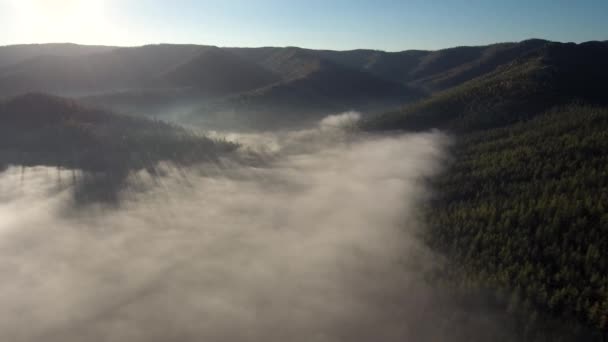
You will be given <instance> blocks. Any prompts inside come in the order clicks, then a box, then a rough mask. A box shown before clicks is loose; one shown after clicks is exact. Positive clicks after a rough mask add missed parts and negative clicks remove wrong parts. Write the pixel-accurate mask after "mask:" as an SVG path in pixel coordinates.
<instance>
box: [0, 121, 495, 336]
mask: <svg viewBox="0 0 608 342" xmlns="http://www.w3.org/2000/svg"><path fill="white" fill-rule="evenodd" d="M357 117H358V116H357V114H356V113H348V114H344V115H341V116H335V117H330V118H327V119H324V120H323V121H321V122H320V123H319V125H318V127H317V128H314V129H309V130H302V131H296V132H283V133H277V134H258V135H256V134H248V135H242V134H227V133H216V135H222V136H224V137H225V138H226V139H229V140H236V141H240V142H241V143H242V148H241V151H240V152H239V153H240V155H241V157H239V158H227V159H226V160H224V161H222V162H221V163H220V164H219V165H218V164H202V165H198V166H197V167H193V168H190V169H178V168H176V167H174V166H172V165H170V164H167V165H160V166H159V168H161V169H162V170H163V172H162V173H163V176H162V177H160V178H153V177H152V176H150V175H149V174H147V173H145V172H143V171H142V172H139V173H137V174H133V175H131V176H130V178H129V180H128V182H127V183H129V184H130V186H129V187H128V188H125V189H124V191H123V192H122V193H121V194H120V196H121V201H120V203H119V204H118V205H117V206H115V207H108V206H106V205H104V204H90V205H87V206H75V205H74V202H73V201H74V197H73V186H72V185H71V182H70V180H69V179H68V178H69V177H67V176H62V177H61V178H59V176H58V173H57V171H56V170H55V169H50V168H44V167H38V168H29V169H25V170H21V169H20V168H14V167H13V168H9V169H8V170H6V171H5V172H3V173H2V174H0V274H1V276H2V282H0V340H2V341H14V342H22V341H23V342H29V341H44V342H51V341H61V342H72V341H132V342H138V341H174V342H181V341H235V342H239V341H302V342H304V341H306V342H310V341H328V342H334V341H355V342H356V341H408V340H409V341H446V340H454V339H455V335H456V334H455V333H454V328H455V327H454V326H449V325H447V324H448V323H445V321H446V319H445V318H446V316H449V315H453V313H451V314H449V315H446V312H447V311H446V310H450V309H449V308H448V306H449V304H448V303H445V302H441V300H439V299H438V298H440V297H441V296H439V295H438V293H437V291H438V290H437V289H434V288H433V287H431V286H429V285H428V284H427V283H426V281H425V277H426V274H427V273H428V271H429V270H431V269H432V268H434V267H435V266H436V265H437V264H438V263H440V262H441V258H440V257H439V256H437V255H435V254H433V253H432V252H430V251H429V250H428V249H427V248H426V247H425V246H424V244H423V243H422V242H421V240H420V235H421V233H422V232H423V231H424V223H423V222H422V220H421V215H420V206H421V204H422V203H424V200H425V199H427V198H428V196H430V195H431V194H430V193H429V191H428V189H427V188H426V186H425V179H428V177H432V176H433V175H435V174H436V173H437V172H439V171H441V169H442V167H443V164H444V159H445V154H444V150H445V147H446V145H447V144H448V143H449V140H448V139H447V137H446V136H444V135H443V134H441V133H440V132H428V133H419V134H408V135H398V136H397V135H395V136H383V137H378V136H366V135H363V134H361V133H354V132H353V131H352V130H350V129H348V127H349V126H350V125H351V123H353V122H354V121H356V120H357ZM252 160H255V161H256V162H255V163H252V162H250V161H252ZM64 173H65V172H64ZM66 174H67V173H66ZM76 176H78V174H76ZM483 324H486V323H480V325H483ZM461 328H462V329H464V328H463V327H461ZM476 328H479V327H478V326H477V327H476Z"/></svg>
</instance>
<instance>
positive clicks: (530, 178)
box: [362, 42, 608, 341]
mask: <svg viewBox="0 0 608 342" xmlns="http://www.w3.org/2000/svg"><path fill="white" fill-rule="evenodd" d="M607 57H608V45H607V44H606V43H603V42H602V43H600V42H590V43H584V44H580V45H576V44H557V43H552V44H548V45H547V46H545V47H543V48H542V49H540V50H538V51H536V52H534V53H531V54H529V55H528V56H526V57H525V58H520V59H518V60H516V61H514V62H513V63H510V64H509V65H507V66H504V67H501V68H499V69H498V70H496V71H494V72H492V73H491V74H489V75H486V76H483V77H480V78H476V79H473V80H471V81H469V82H466V83H464V84H462V85H460V86H458V87H455V88H452V89H449V90H446V91H444V92H440V93H438V94H435V95H434V96H432V97H430V98H428V99H424V100H421V101H419V102H417V103H415V104H412V105H410V106H407V107H404V108H402V109H400V110H397V111H393V112H390V113H385V114H382V115H379V116H378V117H376V118H373V119H370V120H368V121H366V122H364V123H363V125H362V127H363V128H365V129H368V130H406V131H407V130H426V129H431V128H435V127H439V128H443V129H446V130H447V131H448V132H451V133H452V134H453V135H454V139H455V142H454V145H453V146H452V147H451V156H452V157H453V159H452V161H451V163H450V165H449V167H448V168H447V170H446V171H445V173H444V174H443V175H442V176H441V177H439V178H438V179H435V180H433V181H432V185H433V186H434V189H435V193H436V195H437V197H436V198H434V199H433V200H432V201H431V202H430V203H429V204H428V205H429V207H428V213H429V214H428V216H427V218H428V221H429V223H430V230H429V232H428V234H427V235H426V239H427V241H428V243H429V244H430V245H431V246H432V247H433V248H434V249H435V250H437V251H440V252H441V253H442V254H444V255H445V256H446V257H447V258H446V259H447V260H448V263H447V264H446V267H445V269H444V270H443V272H442V273H441V274H440V275H439V276H438V278H439V279H440V280H442V281H445V282H446V283H448V284H449V285H450V286H451V287H453V288H454V291H455V293H458V294H459V295H461V296H464V297H465V298H466V297H467V296H474V295H475V294H478V293H483V292H488V293H490V295H489V301H490V302H492V303H493V304H494V305H496V307H497V308H499V309H500V310H503V311H504V312H508V313H509V314H510V315H511V317H514V319H515V320H516V321H517V322H518V328H517V329H516V330H517V332H518V334H519V335H518V336H516V338H515V339H516V340H526V341H582V340H586V341H587V340H588V341H601V340H602V339H604V340H605V339H606V338H608V277H607V276H606V275H607V274H608V268H607V267H608V260H607V259H606V256H605V251H606V250H608V231H607V230H606V229H607V228H606V227H608V216H607V212H608V211H607V210H606V209H607V208H606V203H608V197H606V196H608V183H607V181H608V173H607V172H608V159H606V152H607V151H608V106H607V105H608V98H606V96H605V84H606V82H607V81H608V68H607V66H608V64H607V63H608V62H607V61H608V58H607Z"/></svg>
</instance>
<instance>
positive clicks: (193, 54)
mask: <svg viewBox="0 0 608 342" xmlns="http://www.w3.org/2000/svg"><path fill="white" fill-rule="evenodd" d="M551 44H552V43H550V42H548V41H544V40H538V39H533V40H527V41H523V42H519V43H500V44H493V45H488V46H473V47H456V48H450V49H444V50H438V51H419V50H411V51H402V52H384V51H376V50H352V51H330V50H310V49H302V48H297V47H286V48H275V47H264V48H218V47H213V46H202V45H169V44H161V45H148V46H142V47H133V48H111V47H80V46H77V45H66V46H63V45H49V46H44V45H43V46H38V48H37V50H35V49H33V48H30V50H28V51H29V53H27V54H25V53H23V54H21V56H22V57H23V58H22V59H21V60H18V61H16V59H15V58H13V59H10V60H11V61H13V62H15V63H13V64H7V66H5V67H3V68H0V97H2V96H4V97H7V96H14V95H18V94H21V93H24V92H29V91H39V92H48V93H53V94H58V95H62V96H72V97H78V98H79V99H80V100H82V101H83V102H85V103H88V104H91V105H94V106H101V107H105V108H108V109H109V110H112V111H119V112H125V113H129V114H133V115H137V116H150V117H154V118H162V119H166V120H177V121H185V122H188V123H197V124H202V125H210V127H221V126H224V127H225V126H226V125H232V124H235V123H240V124H245V123H246V124H247V125H257V126H264V125H266V124H268V123H273V124H274V125H275V127H276V126H280V125H285V124H294V125H295V124H300V123H305V122H311V121H313V120H316V119H318V118H319V117H322V116H325V115H328V114H333V113H336V112H341V111H346V110H359V111H363V112H376V111H384V110H386V109H388V108H390V107H396V106H399V105H403V104H407V103H410V102H412V101H414V100H418V99H420V98H423V97H426V96H427V95H428V94H440V93H441V92H442V91H443V90H453V89H455V88H457V87H458V86H459V85H462V84H465V83H468V82H469V81H472V80H476V81H477V82H480V81H479V79H480V78H484V77H485V78H487V79H490V78H493V77H499V76H496V75H497V74H501V73H504V71H505V70H506V69H513V68H517V67H516V66H514V65H515V64H517V65H520V64H522V61H529V60H530V56H533V55H538V54H539V53H541V51H543V49H545V47H546V46H548V45H551ZM43 47H45V48H43ZM62 47H64V48H65V51H64V52H63V53H62V52H61V49H62ZM2 49H8V50H10V49H13V50H15V49H17V50H19V48H18V47H3V48H2ZM8 50H7V51H8ZM0 51H2V50H0ZM36 51H38V52H39V54H35V52H36ZM0 56H2V54H1V53H0ZM13 56H17V55H16V54H13ZM530 63H531V62H530ZM520 68H522V70H523V69H524V68H525V66H520ZM533 68H534V67H533ZM528 76H529V75H522V79H528V78H529V77H528ZM524 102H525V101H524Z"/></svg>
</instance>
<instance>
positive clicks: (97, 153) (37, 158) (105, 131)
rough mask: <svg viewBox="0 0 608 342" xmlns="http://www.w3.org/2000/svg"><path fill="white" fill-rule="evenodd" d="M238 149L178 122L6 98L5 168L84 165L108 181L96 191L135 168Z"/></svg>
mask: <svg viewBox="0 0 608 342" xmlns="http://www.w3.org/2000/svg"><path fill="white" fill-rule="evenodd" d="M234 148H235V146H234V145H233V144H229V143H225V142H218V141H215V140H212V139H209V138H206V137H204V136H200V135H197V134H194V133H191V132H189V131H187V130H185V129H183V128H181V127H178V126H175V125H170V124H166V123H163V122H159V121H151V120H147V119H141V118H133V117H128V116H122V115H117V114H114V113H111V112H108V111H105V110H100V109H95V108H91V107H87V106H83V105H81V104H79V103H77V102H75V101H73V100H69V99H65V98H60V97H55V96H50V95H44V94H25V95H21V96H18V97H15V98H11V99H9V100H6V101H3V102H0V168H6V167H8V166H10V165H21V166H52V167H57V168H67V169H72V170H82V171H84V172H86V174H87V175H89V176H90V178H89V180H91V179H93V180H96V181H97V180H101V181H103V182H102V184H101V186H99V187H98V186H96V187H95V192H99V190H100V189H101V190H103V191H105V190H108V191H110V192H111V194H112V195H115V193H113V191H115V190H118V189H119V186H120V184H121V183H122V181H123V180H124V179H125V178H126V177H127V175H128V174H129V173H130V172H131V171H137V170H140V169H147V170H154V169H155V167H156V164H157V163H158V162H160V161H171V162H173V163H175V164H177V165H189V164H192V163H198V162H204V161H210V160H214V159H215V158H217V157H218V156H220V155H222V154H225V153H227V152H230V151H231V150H233V149H234ZM94 184H97V182H94ZM104 194H105V195H109V194H110V193H108V192H104Z"/></svg>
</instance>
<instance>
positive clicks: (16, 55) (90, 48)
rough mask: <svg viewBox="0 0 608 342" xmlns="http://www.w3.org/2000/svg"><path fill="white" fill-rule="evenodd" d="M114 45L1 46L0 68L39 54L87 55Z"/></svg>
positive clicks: (110, 48) (101, 51)
mask: <svg viewBox="0 0 608 342" xmlns="http://www.w3.org/2000/svg"><path fill="white" fill-rule="evenodd" d="M114 49H115V47H113V46H96V45H77V44H67V43H66V44H24V45H9V46H0V68H2V67H5V66H10V65H13V64H16V63H19V62H22V61H25V60H28V59H32V58H35V57H38V56H85V55H91V54H96V53H103V52H108V51H111V50H114Z"/></svg>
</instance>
